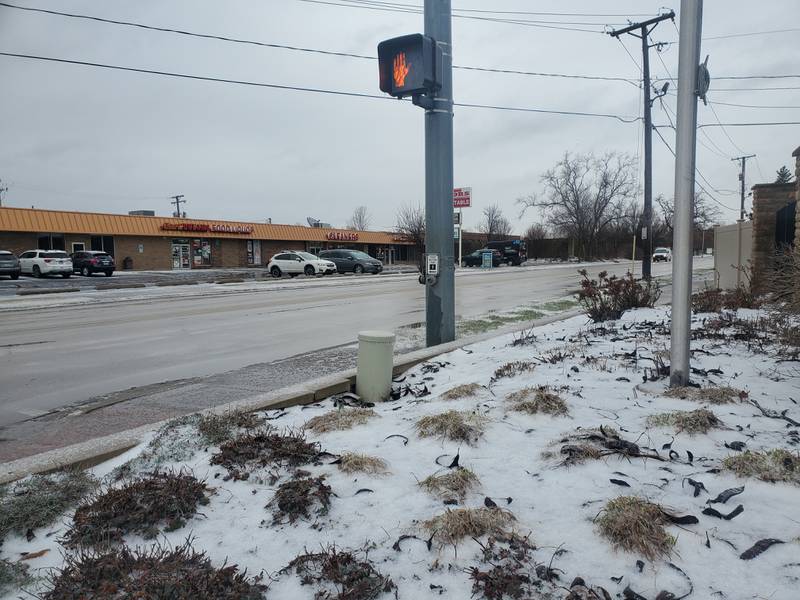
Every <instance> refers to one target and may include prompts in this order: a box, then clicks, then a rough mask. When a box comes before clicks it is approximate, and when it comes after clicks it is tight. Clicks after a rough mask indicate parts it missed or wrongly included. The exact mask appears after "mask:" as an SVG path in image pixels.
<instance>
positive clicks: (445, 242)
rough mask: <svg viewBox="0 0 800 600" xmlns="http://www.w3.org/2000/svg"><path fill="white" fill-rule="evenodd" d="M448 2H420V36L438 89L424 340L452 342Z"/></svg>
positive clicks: (429, 139)
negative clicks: (437, 63) (435, 58)
mask: <svg viewBox="0 0 800 600" xmlns="http://www.w3.org/2000/svg"><path fill="white" fill-rule="evenodd" d="M451 21H452V16H451V6H450V0H425V35H426V36H429V37H431V38H432V39H433V40H434V41H435V42H436V45H437V46H438V47H439V48H440V49H441V52H442V54H441V56H442V70H441V74H442V75H441V77H442V81H441V88H440V89H439V90H438V91H436V92H435V94H433V95H432V96H433V97H432V105H431V106H430V108H428V107H426V110H425V252H426V253H427V254H429V255H430V254H434V255H438V257H439V276H438V277H437V278H428V279H427V282H426V285H425V313H426V319H425V321H426V342H427V345H428V346H435V345H438V344H443V343H445V342H450V341H453V340H454V339H455V336H456V326H455V265H454V264H453V262H454V261H453V250H454V248H453V46H452V28H451Z"/></svg>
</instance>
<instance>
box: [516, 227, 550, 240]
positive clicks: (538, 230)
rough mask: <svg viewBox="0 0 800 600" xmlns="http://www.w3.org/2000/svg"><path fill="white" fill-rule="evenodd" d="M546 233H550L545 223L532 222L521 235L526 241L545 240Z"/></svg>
mask: <svg viewBox="0 0 800 600" xmlns="http://www.w3.org/2000/svg"><path fill="white" fill-rule="evenodd" d="M548 235H550V232H549V231H548V229H547V225H545V224H544V223H534V224H533V225H531V226H529V227H528V228H527V229H526V230H525V233H524V234H523V235H522V237H523V239H524V240H525V241H526V242H528V243H530V242H532V241H535V240H545V239H547V236H548Z"/></svg>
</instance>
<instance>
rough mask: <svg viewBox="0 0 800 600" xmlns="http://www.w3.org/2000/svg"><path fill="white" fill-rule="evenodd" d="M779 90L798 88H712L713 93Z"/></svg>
mask: <svg viewBox="0 0 800 600" xmlns="http://www.w3.org/2000/svg"><path fill="white" fill-rule="evenodd" d="M779 90H800V86H786V87H760V88H714V92H715V93H716V92H775V91H779Z"/></svg>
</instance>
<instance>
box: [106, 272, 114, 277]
mask: <svg viewBox="0 0 800 600" xmlns="http://www.w3.org/2000/svg"><path fill="white" fill-rule="evenodd" d="M105 273H106V277H111V276H112V275H113V274H114V271H106V272H105Z"/></svg>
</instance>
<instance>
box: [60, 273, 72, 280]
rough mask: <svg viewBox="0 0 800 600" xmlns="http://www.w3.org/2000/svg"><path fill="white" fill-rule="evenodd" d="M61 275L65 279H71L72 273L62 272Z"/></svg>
mask: <svg viewBox="0 0 800 600" xmlns="http://www.w3.org/2000/svg"><path fill="white" fill-rule="evenodd" d="M61 276H62V277H63V278H64V279H69V278H70V277H72V273H62V274H61Z"/></svg>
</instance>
